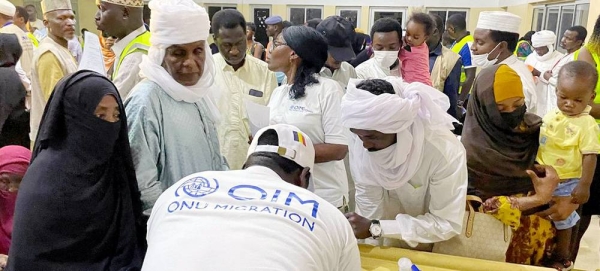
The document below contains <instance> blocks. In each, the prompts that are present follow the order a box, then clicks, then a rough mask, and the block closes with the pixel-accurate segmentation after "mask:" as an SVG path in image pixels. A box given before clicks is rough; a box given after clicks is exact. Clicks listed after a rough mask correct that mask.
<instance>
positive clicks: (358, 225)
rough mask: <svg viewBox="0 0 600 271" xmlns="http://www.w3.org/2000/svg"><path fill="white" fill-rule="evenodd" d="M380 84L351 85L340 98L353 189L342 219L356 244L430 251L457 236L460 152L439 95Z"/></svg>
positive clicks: (461, 208)
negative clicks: (351, 209)
mask: <svg viewBox="0 0 600 271" xmlns="http://www.w3.org/2000/svg"><path fill="white" fill-rule="evenodd" d="M386 80H387V81H386ZM386 80H381V79H370V80H364V81H361V80H351V81H350V83H349V84H348V88H347V90H346V95H344V98H343V99H342V116H341V117H342V122H343V124H344V126H346V127H348V128H350V131H351V132H352V133H353V135H352V136H351V138H350V142H349V143H350V144H349V145H348V150H349V151H350V166H351V170H352V176H353V177H354V181H355V183H356V213H349V214H346V217H347V218H348V220H349V222H350V223H351V224H352V226H353V229H354V234H355V235H356V237H357V238H359V239H365V238H374V239H378V238H380V237H383V238H385V240H384V242H383V243H384V245H393V246H401V247H405V248H408V247H413V248H414V247H416V249H419V250H431V249H432V243H435V242H440V241H444V240H448V239H450V238H452V237H454V236H455V235H457V234H459V233H460V232H461V229H462V224H463V216H464V213H465V204H466V203H465V201H466V194H467V164H466V154H465V149H464V148H463V146H462V144H461V143H460V142H459V141H458V139H457V138H456V137H455V136H454V135H453V134H452V132H451V131H450V130H451V129H453V126H452V122H453V121H454V119H453V118H452V117H450V115H448V114H447V113H446V110H447V109H448V107H449V106H450V102H449V101H448V97H447V96H446V95H444V94H443V93H442V92H440V91H438V90H436V89H434V88H432V87H428V86H424V85H423V84H417V83H415V84H410V85H408V84H404V83H402V81H401V80H400V79H398V78H390V77H388V78H386ZM390 238H391V239H390ZM398 239H399V240H401V241H402V242H400V243H398V242H397V240H398ZM367 242H369V243H372V242H373V240H372V239H369V240H368V241H367Z"/></svg>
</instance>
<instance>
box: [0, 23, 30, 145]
mask: <svg viewBox="0 0 600 271" xmlns="http://www.w3.org/2000/svg"><path fill="white" fill-rule="evenodd" d="M22 52H23V50H22V49H21V45H20V44H19V39H18V38H17V36H16V35H15V34H5V33H0V147H2V146H6V145H22V146H26V147H28V148H29V135H28V133H29V128H28V126H29V124H27V123H28V122H29V114H28V113H26V112H25V96H26V94H27V92H26V91H25V87H24V86H23V83H21V79H20V78H19V75H18V74H17V72H16V71H15V65H16V63H17V61H19V58H20V57H21V53H22ZM25 122H27V123H25Z"/></svg>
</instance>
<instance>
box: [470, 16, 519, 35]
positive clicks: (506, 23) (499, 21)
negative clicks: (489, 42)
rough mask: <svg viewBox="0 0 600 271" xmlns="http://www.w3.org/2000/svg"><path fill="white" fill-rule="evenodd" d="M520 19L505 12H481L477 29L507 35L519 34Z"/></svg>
mask: <svg viewBox="0 0 600 271" xmlns="http://www.w3.org/2000/svg"><path fill="white" fill-rule="evenodd" d="M520 24H521V17H519V16H517V15H514V14H512V13H509V12H506V11H483V12H481V13H479V20H478V21H477V27H476V28H480V29H489V30H496V31H503V32H509V33H519V25H520Z"/></svg>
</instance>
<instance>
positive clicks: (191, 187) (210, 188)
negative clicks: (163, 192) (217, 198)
mask: <svg viewBox="0 0 600 271" xmlns="http://www.w3.org/2000/svg"><path fill="white" fill-rule="evenodd" d="M217 189H219V182H218V181H217V179H212V181H211V180H209V179H206V178H204V177H193V178H191V179H189V180H187V181H185V182H184V183H183V184H182V185H181V186H179V188H177V190H175V196H176V197H179V190H183V192H184V193H185V194H187V195H188V196H190V197H193V198H201V197H204V196H206V195H209V194H212V193H214V192H215V191H217Z"/></svg>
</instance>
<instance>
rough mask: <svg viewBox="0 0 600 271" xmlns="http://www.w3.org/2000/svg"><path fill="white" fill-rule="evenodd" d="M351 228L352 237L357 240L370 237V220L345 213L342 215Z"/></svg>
mask: <svg viewBox="0 0 600 271" xmlns="http://www.w3.org/2000/svg"><path fill="white" fill-rule="evenodd" d="M344 215H345V216H346V218H347V219H348V222H350V225H351V226H352V230H353V231H354V236H355V237H356V238H357V239H365V238H369V237H371V232H370V231H369V228H370V227H371V220H370V219H368V218H365V217H362V216H360V215H358V214H357V213H354V212H352V213H346V214H344Z"/></svg>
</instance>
